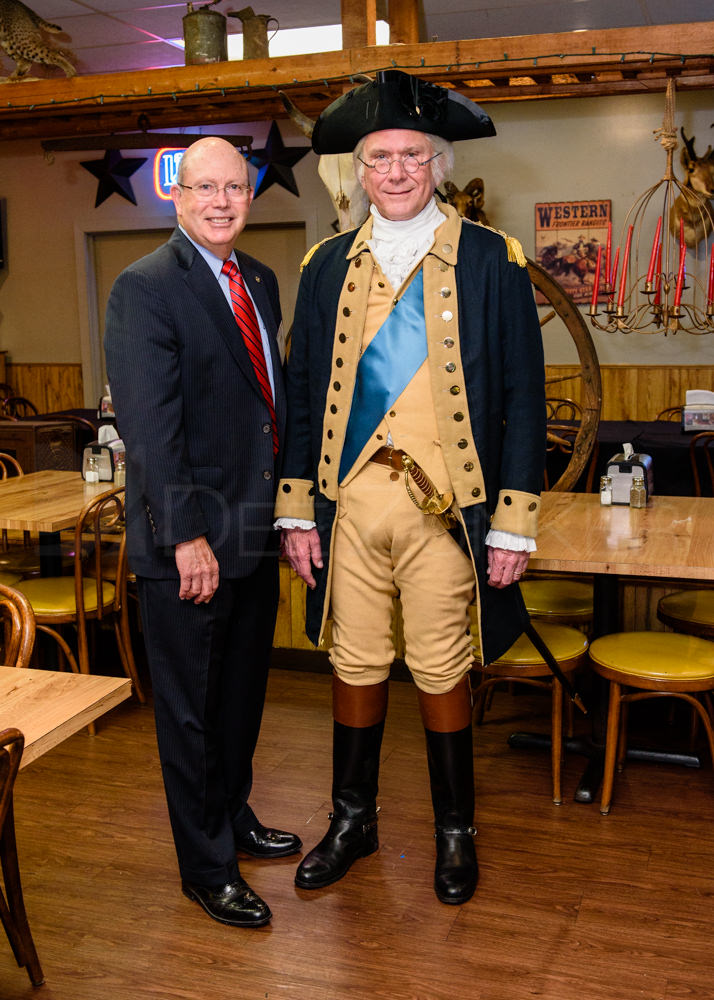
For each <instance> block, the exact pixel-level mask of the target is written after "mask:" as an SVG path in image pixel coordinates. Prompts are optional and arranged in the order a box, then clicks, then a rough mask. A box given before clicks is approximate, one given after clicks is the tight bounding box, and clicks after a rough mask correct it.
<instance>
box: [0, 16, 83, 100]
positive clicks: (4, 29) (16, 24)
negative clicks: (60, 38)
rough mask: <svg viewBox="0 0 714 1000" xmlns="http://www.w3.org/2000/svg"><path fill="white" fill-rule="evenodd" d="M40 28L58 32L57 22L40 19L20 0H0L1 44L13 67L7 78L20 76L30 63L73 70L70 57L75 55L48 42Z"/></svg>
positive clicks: (72, 57)
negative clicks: (12, 61)
mask: <svg viewBox="0 0 714 1000" xmlns="http://www.w3.org/2000/svg"><path fill="white" fill-rule="evenodd" d="M42 31H49V32H57V31H62V29H61V28H60V27H59V25H57V24H50V22H49V21H45V20H43V18H41V17H40V16H39V14H36V13H35V12H34V10H30V8H29V7H26V6H25V4H24V3H22V2H21V0H0V48H2V49H3V50H4V51H5V52H6V53H7V55H8V56H10V58H11V59H13V60H14V61H15V71H14V73H13V74H12V75H11V76H10V77H9V79H10V80H19V79H21V78H22V77H23V76H24V75H25V74H26V73H27V71H28V70H29V68H30V66H32V64H33V63H43V64H44V65H46V66H60V67H61V68H62V69H63V70H64V71H65V74H66V75H67V76H74V75H75V73H76V70H75V68H74V66H73V65H72V62H71V60H73V59H74V55H73V54H72V53H71V52H68V51H67V49H60V48H57V47H55V46H53V45H50V44H49V43H48V42H46V41H45V39H44V38H43V36H42Z"/></svg>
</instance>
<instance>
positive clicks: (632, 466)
mask: <svg viewBox="0 0 714 1000" xmlns="http://www.w3.org/2000/svg"><path fill="white" fill-rule="evenodd" d="M607 474H608V476H609V477H610V479H611V480H612V502H613V503H621V504H629V502H630V487H631V486H632V480H633V479H634V478H635V476H642V478H643V479H644V481H645V493H646V494H647V499H648V500H649V498H650V497H651V496H652V493H653V492H654V491H653V478H652V456H651V455H642V454H640V453H638V452H634V453H632V454H629V455H626V454H625V453H624V452H620V453H619V454H617V455H613V456H612V458H611V459H610V461H609V462H608V463H607Z"/></svg>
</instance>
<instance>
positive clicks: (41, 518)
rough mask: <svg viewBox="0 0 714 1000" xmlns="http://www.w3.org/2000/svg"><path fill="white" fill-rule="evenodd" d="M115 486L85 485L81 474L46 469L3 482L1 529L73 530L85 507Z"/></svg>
mask: <svg viewBox="0 0 714 1000" xmlns="http://www.w3.org/2000/svg"><path fill="white" fill-rule="evenodd" d="M112 487H113V483H85V481H84V480H83V479H82V474H81V473H80V472H62V471H59V470H57V469H45V470H44V471H42V472H30V473H28V474H27V475H26V476H16V477H13V478H12V479H5V480H2V481H0V528H7V529H8V530H11V531H38V532H57V531H64V530H66V529H67V528H73V527H74V525H75V523H76V521H77V517H78V516H79V513H80V511H81V510H82V508H83V507H84V505H85V504H86V503H87V502H88V501H89V500H91V499H92V497H95V496H98V495H99V494H100V493H104V492H105V491H106V490H110V489H112Z"/></svg>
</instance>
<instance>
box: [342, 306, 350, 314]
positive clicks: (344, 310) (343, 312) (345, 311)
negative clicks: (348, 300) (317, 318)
mask: <svg viewBox="0 0 714 1000" xmlns="http://www.w3.org/2000/svg"><path fill="white" fill-rule="evenodd" d="M342 315H343V316H351V315H352V311H351V310H350V309H348V308H347V306H345V308H344V309H343V310H342Z"/></svg>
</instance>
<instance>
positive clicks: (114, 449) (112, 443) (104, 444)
mask: <svg viewBox="0 0 714 1000" xmlns="http://www.w3.org/2000/svg"><path fill="white" fill-rule="evenodd" d="M90 458H94V459H95V460H96V466H97V470H98V472H99V481H100V482H101V483H111V482H113V481H114V470H115V469H116V467H117V464H118V463H119V462H125V461H126V449H125V448H124V442H123V441H122V439H121V438H120V437H119V435H118V434H117V432H116V429H115V428H114V427H113V426H112V425H108V426H104V427H100V428H99V432H98V440H96V441H90V442H89V444H88V445H87V446H86V447H85V449H84V453H83V455H82V478H83V479H86V478H87V468H88V467H89V460H90Z"/></svg>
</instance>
